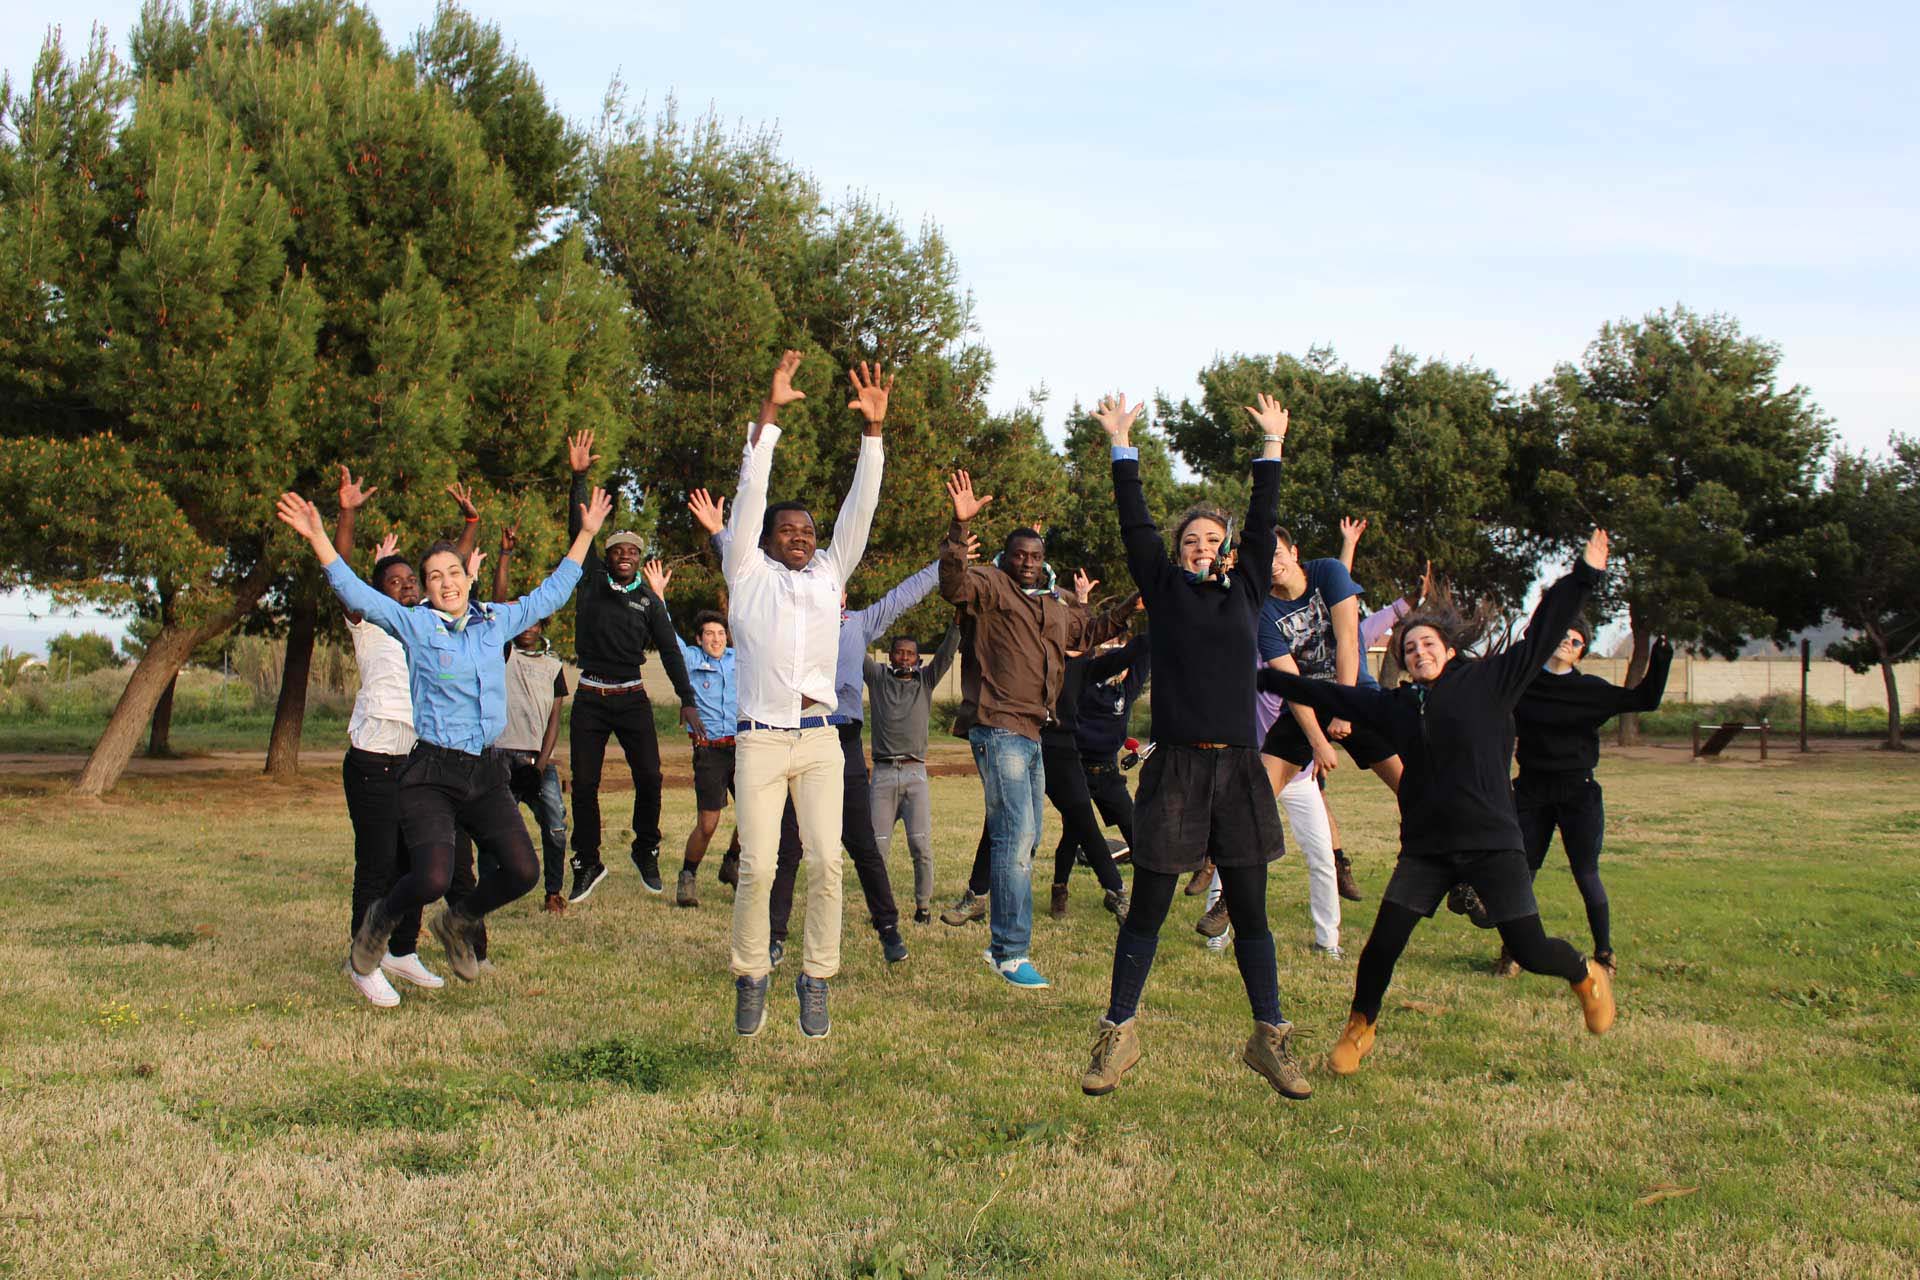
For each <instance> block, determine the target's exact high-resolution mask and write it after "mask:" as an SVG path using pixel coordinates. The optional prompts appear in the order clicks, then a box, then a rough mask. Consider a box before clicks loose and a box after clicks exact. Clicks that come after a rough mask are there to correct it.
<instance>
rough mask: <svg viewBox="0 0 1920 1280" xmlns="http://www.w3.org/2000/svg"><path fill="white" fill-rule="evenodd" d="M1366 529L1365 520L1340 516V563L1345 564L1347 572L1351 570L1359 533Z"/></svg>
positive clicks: (1358, 543)
mask: <svg viewBox="0 0 1920 1280" xmlns="http://www.w3.org/2000/svg"><path fill="white" fill-rule="evenodd" d="M1366 531H1367V522H1366V521H1365V520H1349V519H1347V517H1345V516H1341V517H1340V563H1341V564H1343V565H1345V566H1347V572H1348V573H1352V572H1353V552H1354V548H1356V547H1358V546H1359V545H1360V535H1362V534H1364V533H1365V532H1366Z"/></svg>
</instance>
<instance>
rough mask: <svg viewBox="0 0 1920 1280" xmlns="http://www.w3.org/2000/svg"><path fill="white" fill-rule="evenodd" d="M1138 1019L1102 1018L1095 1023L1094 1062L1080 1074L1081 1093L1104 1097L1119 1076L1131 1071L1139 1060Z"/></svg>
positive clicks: (1118, 1080) (1112, 1087) (1111, 1089)
mask: <svg viewBox="0 0 1920 1280" xmlns="http://www.w3.org/2000/svg"><path fill="white" fill-rule="evenodd" d="M1137 1022H1138V1020H1137V1019H1135V1018H1128V1019H1127V1020H1126V1021H1125V1022H1119V1023H1114V1022H1108V1021H1107V1020H1106V1019H1105V1018H1102V1019H1100V1021H1099V1022H1097V1023H1095V1024H1094V1029H1093V1061H1092V1062H1089V1063H1088V1064H1087V1070H1086V1073H1085V1074H1083V1075H1082V1076H1081V1077H1080V1092H1082V1093H1084V1094H1086V1095H1087V1096H1088V1097H1091V1098H1099V1097H1104V1096H1105V1095H1107V1094H1109V1093H1112V1092H1113V1090H1114V1086H1115V1085H1117V1084H1119V1083H1120V1077H1121V1076H1123V1075H1125V1074H1127V1072H1129V1071H1131V1070H1133V1067H1134V1064H1135V1063H1137V1062H1139V1061H1140V1031H1139V1027H1138V1025H1137Z"/></svg>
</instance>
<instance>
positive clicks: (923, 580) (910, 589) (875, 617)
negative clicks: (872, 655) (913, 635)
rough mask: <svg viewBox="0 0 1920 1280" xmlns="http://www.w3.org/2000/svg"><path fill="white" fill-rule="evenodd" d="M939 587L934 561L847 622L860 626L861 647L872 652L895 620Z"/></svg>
mask: <svg viewBox="0 0 1920 1280" xmlns="http://www.w3.org/2000/svg"><path fill="white" fill-rule="evenodd" d="M939 584H940V562H939V561H938V560H935V561H934V562H933V563H932V564H930V565H928V566H927V567H926V568H924V569H922V570H920V571H919V572H918V573H915V574H914V575H913V576H912V577H909V578H904V579H902V580H901V582H900V585H898V586H896V587H895V588H894V589H893V590H891V591H889V592H887V594H885V595H883V596H881V597H880V598H879V599H878V600H876V601H874V602H873V603H872V604H870V605H868V606H867V607H866V608H864V609H862V610H860V612H858V613H856V614H854V615H853V617H852V618H851V619H849V621H850V622H854V623H856V624H857V625H858V626H859V628H860V639H861V642H862V644H864V645H865V647H867V648H869V649H871V648H872V647H873V642H874V641H875V640H878V639H879V638H880V637H881V636H883V635H885V634H886V632H887V628H888V627H890V626H892V625H893V620H894V619H895V618H898V617H899V616H900V615H901V614H903V613H905V612H906V611H907V610H909V609H911V608H913V606H915V605H917V604H919V603H920V602H921V601H922V600H924V599H926V598H927V593H928V592H930V591H932V590H933V589H934V588H935V587H936V586H938V585H939ZM842 625H845V624H842Z"/></svg>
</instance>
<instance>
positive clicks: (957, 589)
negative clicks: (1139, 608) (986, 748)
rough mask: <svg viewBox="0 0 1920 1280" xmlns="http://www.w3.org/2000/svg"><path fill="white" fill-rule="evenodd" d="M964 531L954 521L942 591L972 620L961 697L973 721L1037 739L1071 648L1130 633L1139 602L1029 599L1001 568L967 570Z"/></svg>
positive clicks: (943, 552) (943, 549)
mask: <svg viewBox="0 0 1920 1280" xmlns="http://www.w3.org/2000/svg"><path fill="white" fill-rule="evenodd" d="M966 540H967V530H966V526H965V525H963V524H961V523H960V522H959V521H957V520H956V521H954V522H953V523H952V524H951V525H950V526H949V527H948V529H947V536H946V539H945V541H943V542H942V543H941V544H940V594H941V595H942V596H943V597H945V598H946V599H947V600H949V601H951V602H952V604H953V605H954V607H955V608H956V609H958V610H959V611H960V612H961V614H962V616H963V618H965V619H969V620H971V623H972V626H971V628H970V629H971V631H972V637H971V639H972V643H971V645H970V646H969V651H968V654H967V658H968V660H967V661H966V662H964V663H963V664H962V665H961V669H960V696H961V697H962V698H963V699H965V701H966V702H967V703H968V704H970V705H971V706H972V707H973V708H974V713H975V721H974V722H975V723H977V724H979V725H982V726H984V727H986V728H990V729H1006V730H1008V731H1010V732H1012V733H1017V734H1019V735H1020V736H1021V737H1023V738H1032V739H1034V740H1035V741H1038V740H1039V737H1040V727H1041V726H1042V725H1044V724H1045V723H1046V722H1047V721H1048V720H1049V719H1050V718H1052V715H1053V706H1054V703H1055V702H1056V701H1058V700H1059V697H1060V682H1061V680H1062V678H1063V677H1064V675H1065V672H1066V665H1067V650H1069V649H1090V648H1092V647H1093V646H1094V645H1097V644H1099V643H1100V642H1101V641H1102V640H1106V639H1109V638H1111V637H1113V636H1116V635H1118V634H1120V632H1122V631H1124V630H1126V626H1127V620H1128V618H1129V617H1131V616H1132V614H1133V611H1134V601H1135V600H1136V599H1137V598H1138V597H1128V598H1127V599H1126V600H1123V601H1122V602H1121V603H1120V604H1118V605H1116V606H1115V607H1114V608H1112V609H1109V610H1107V611H1106V612H1105V613H1102V614H1099V615H1095V614H1092V613H1090V612H1088V610H1087V608H1086V606H1085V605H1082V604H1080V603H1078V602H1077V601H1072V600H1063V599H1062V598H1060V597H1059V596H1054V595H1031V596H1030V595H1028V594H1027V593H1026V592H1024V591H1022V590H1021V589H1020V588H1019V586H1018V585H1016V584H1015V582H1014V580H1013V579H1012V578H1011V577H1009V576H1008V575H1007V573H1006V572H1005V571H1004V570H1002V569H1000V568H999V567H998V566H996V565H984V564H976V565H969V564H968V563H967V560H966Z"/></svg>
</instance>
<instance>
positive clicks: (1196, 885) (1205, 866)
mask: <svg viewBox="0 0 1920 1280" xmlns="http://www.w3.org/2000/svg"><path fill="white" fill-rule="evenodd" d="M1212 883H1213V859H1211V858H1209V859H1207V860H1206V861H1205V862H1203V863H1201V864H1200V869H1199V870H1198V871H1196V872H1194V873H1193V874H1192V875H1190V876H1188V877H1187V890H1186V892H1187V896H1188V897H1189V898H1191V897H1193V896H1194V895H1196V894H1201V893H1205V892H1206V891H1207V886H1208V885H1210V884H1212Z"/></svg>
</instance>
